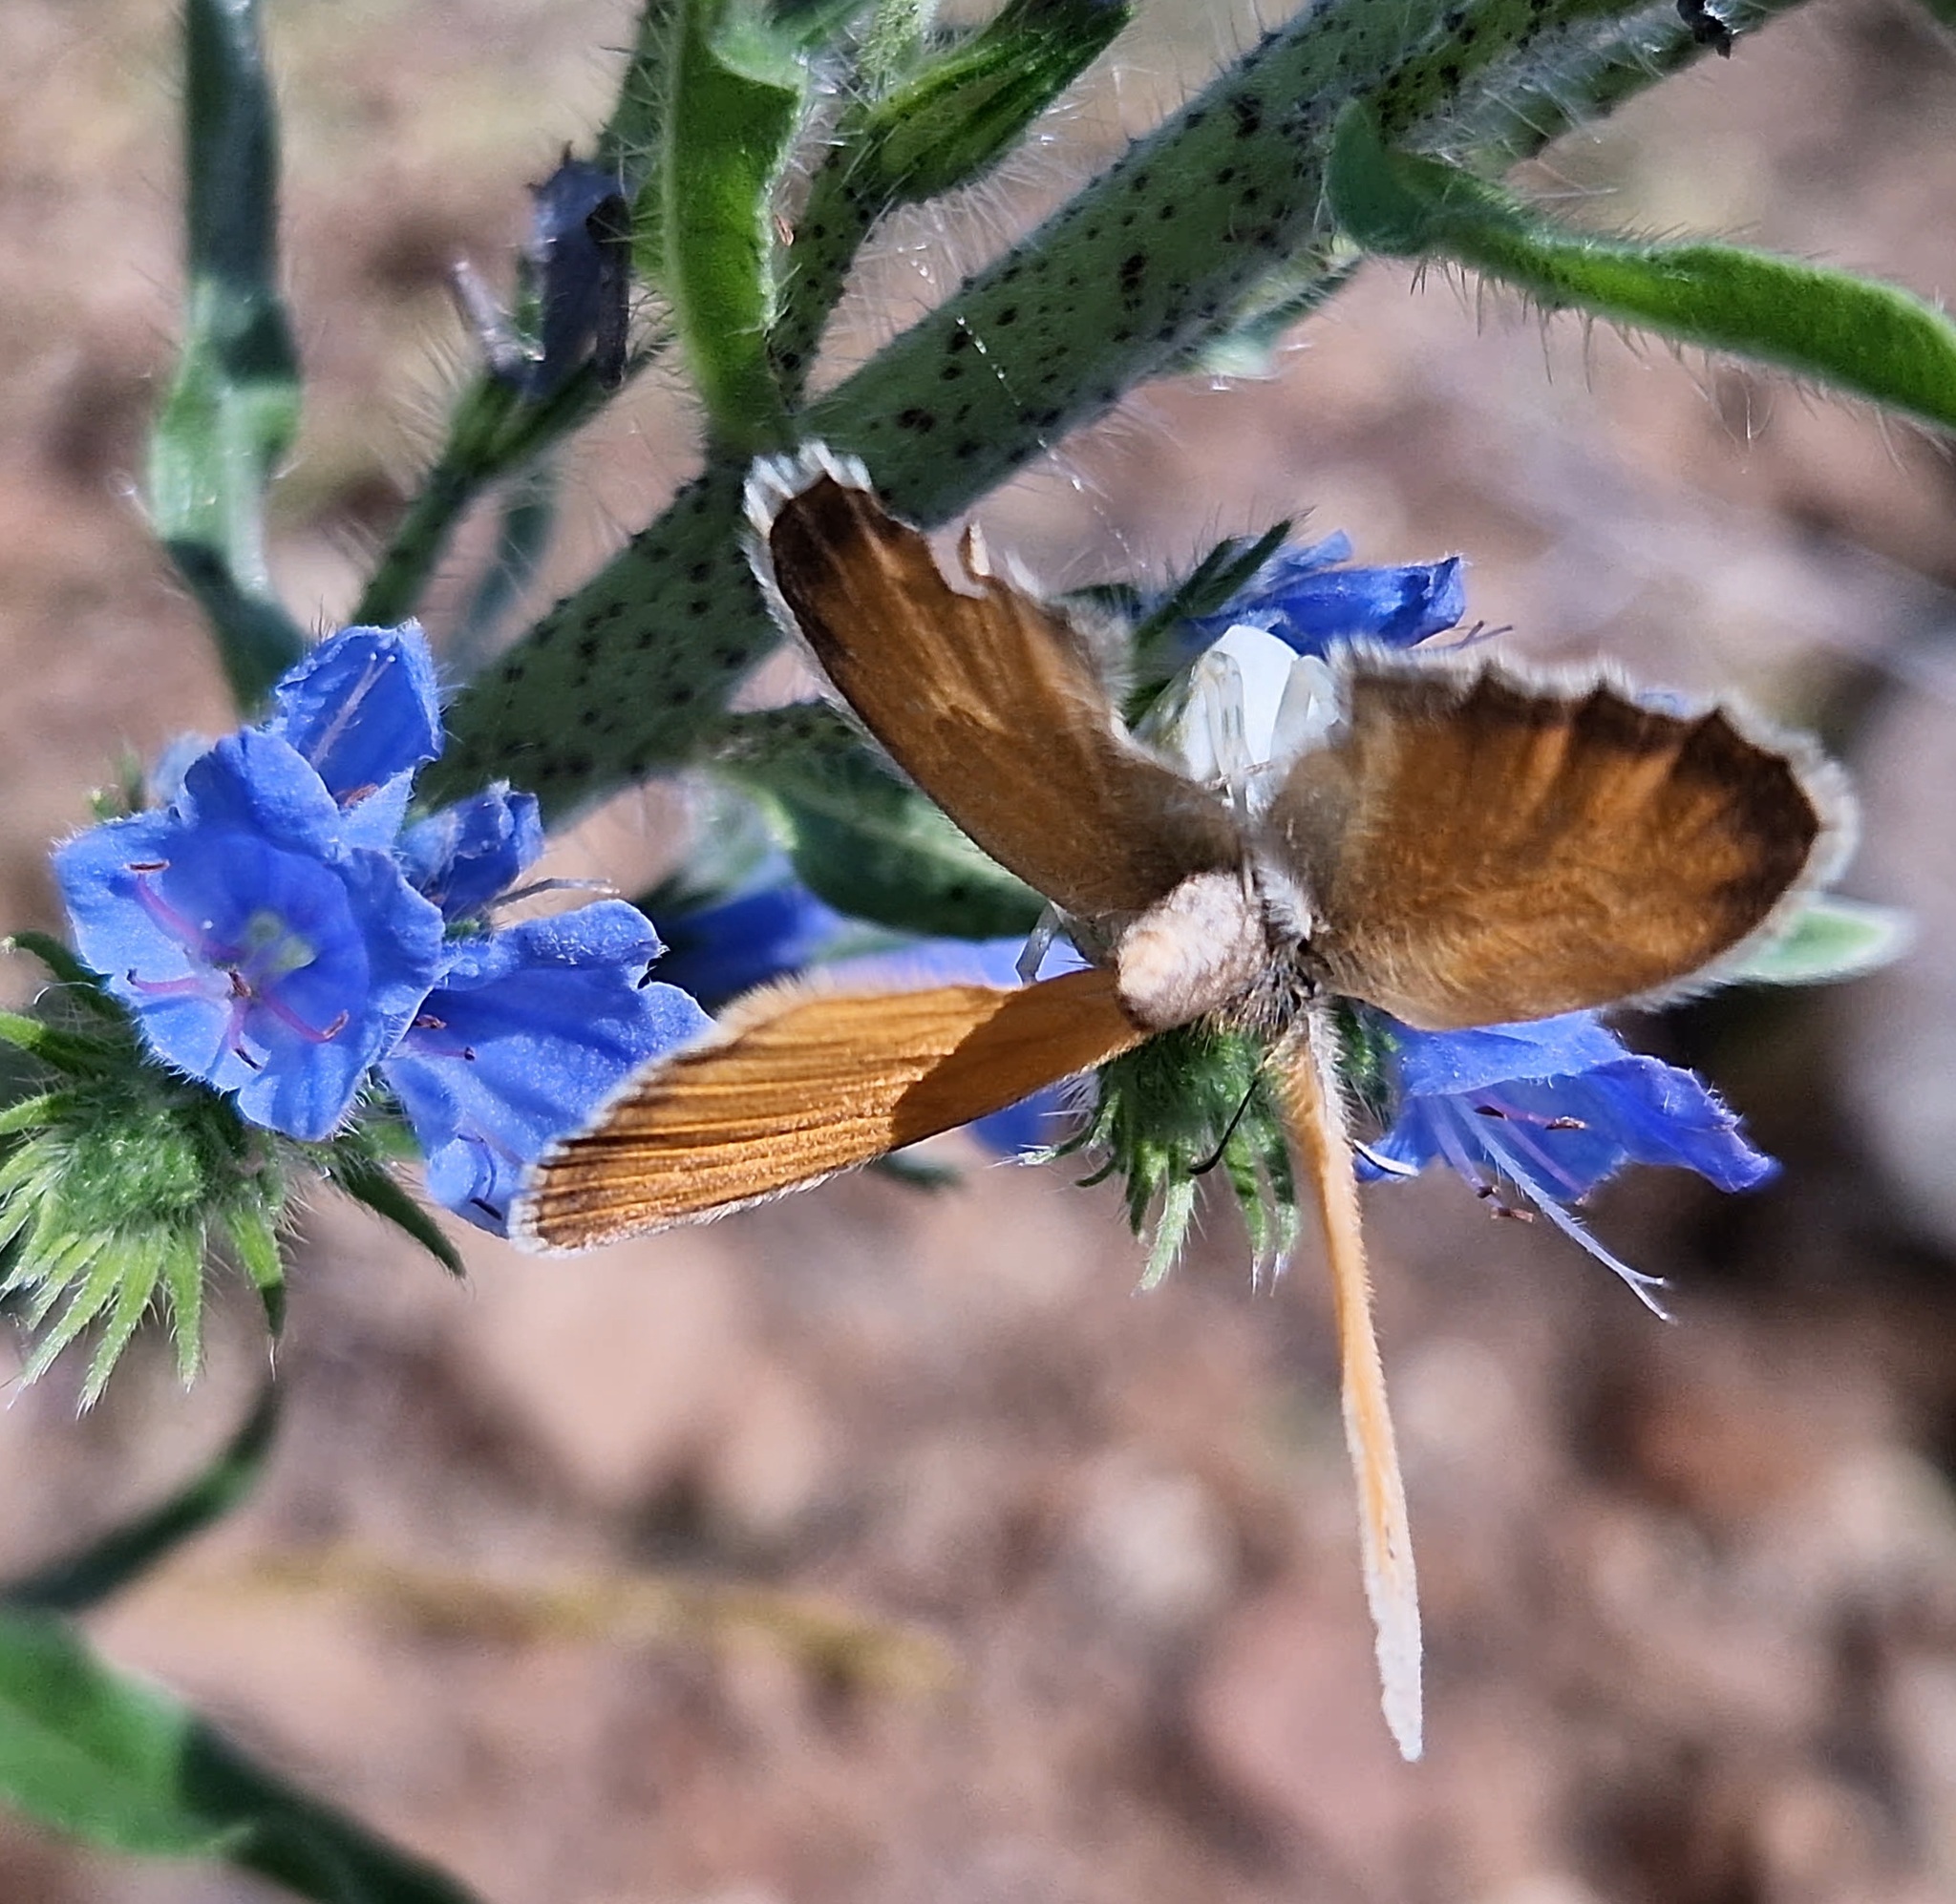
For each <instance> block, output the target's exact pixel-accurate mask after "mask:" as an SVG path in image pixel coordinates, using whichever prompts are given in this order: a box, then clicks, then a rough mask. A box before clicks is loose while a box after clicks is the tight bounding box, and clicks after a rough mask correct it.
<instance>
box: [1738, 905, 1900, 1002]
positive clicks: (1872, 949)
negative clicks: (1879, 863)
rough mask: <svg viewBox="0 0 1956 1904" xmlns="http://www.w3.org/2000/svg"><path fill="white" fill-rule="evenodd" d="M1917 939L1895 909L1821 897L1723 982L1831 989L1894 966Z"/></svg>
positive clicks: (1802, 909) (1755, 951)
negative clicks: (1828, 985)
mask: <svg viewBox="0 0 1956 1904" xmlns="http://www.w3.org/2000/svg"><path fill="white" fill-rule="evenodd" d="M1914 939H1915V922H1914V920H1911V919H1910V918H1909V916H1908V915H1907V914H1906V913H1905V912H1902V911H1899V910H1898V909H1897V908H1896V907H1894V906H1878V905H1870V904H1868V903H1867V902H1866V901H1865V900H1863V899H1839V898H1837V897H1836V896H1834V895H1833V894H1831V893H1830V894H1821V895H1818V896H1817V897H1815V898H1813V899H1809V900H1808V901H1807V902H1806V904H1805V905H1804V906H1802V907H1801V908H1800V910H1799V912H1798V913H1797V914H1796V915H1795V917H1794V919H1793V920H1792V921H1791V922H1790V923H1789V924H1788V926H1787V927H1786V929H1785V931H1784V932H1782V933H1780V934H1779V935H1778V936H1777V937H1775V938H1773V939H1770V940H1768V941H1766V942H1765V943H1764V944H1763V945H1759V946H1756V947H1755V948H1754V950H1753V951H1752V952H1750V953H1749V954H1747V956H1746V958H1745V960H1744V961H1743V963H1740V964H1738V965H1737V966H1735V967H1733V969H1732V970H1730V971H1728V972H1724V973H1722V974H1721V975H1720V976H1721V977H1722V978H1724V979H1726V980H1728V981H1730V982H1731V983H1733V984H1753V985H1819V984H1831V983H1833V982H1834V981H1836V980H1839V979H1858V978H1860V977H1861V975H1862V974H1863V973H1866V972H1874V971H1879V970H1880V969H1881V968H1882V966H1883V965H1888V964H1892V963H1894V962H1895V961H1896V960H1897V959H1899V958H1901V957H1902V955H1903V953H1904V952H1906V951H1907V950H1908V948H1909V946H1910V944H1911V943H1912V942H1913V941H1914Z"/></svg>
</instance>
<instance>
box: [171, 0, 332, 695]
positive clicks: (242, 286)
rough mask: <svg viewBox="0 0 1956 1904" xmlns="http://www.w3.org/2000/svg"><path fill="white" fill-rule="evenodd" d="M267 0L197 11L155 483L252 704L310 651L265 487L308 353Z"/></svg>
mask: <svg viewBox="0 0 1956 1904" xmlns="http://www.w3.org/2000/svg"><path fill="white" fill-rule="evenodd" d="M258 13H259V10H258V6H257V0H186V5H185V7H184V11H183V28H184V61H185V71H184V84H183V95H184V162H185V170H186V173H187V183H188V199H189V234H188V236H189V254H190V255H189V264H190V269H189V279H190V283H189V300H188V307H187V309H186V312H185V334H184V339H183V348H182V352H181V356H180V357H179V359H178V365H177V373H176V376H175V378H174V380H173V381H172V383H171V386H170V391H169V394H168V396H167V397H166V398H165V399H164V402H163V407H162V411H161V413H160V414H159V416H158V418H157V422H156V428H155V430H154V432H153V434H152V435H151V438H150V451H149V484H148V488H149V508H150V517H151V520H152V522H153V523H154V525H155V528H156V533H157V536H158V538H159V539H160V540H161V542H162V544H163V546H164V547H165V548H166V549H167V550H168V551H169V553H170V558H171V560H172V561H174V562H175V563H176V564H177V569H178V572H179V573H180V574H181V576H182V578H183V580H184V582H186V583H187V584H188V585H189V587H190V590H191V593H192V594H194V595H195V596H196V597H197V600H198V602H199V603H200V605H201V606H202V609H203V611H204V614H205V617H206V619H207V620H208V621H209V623H210V624H211V629H212V632H213V634H214V635H215V637H216V640H217V645H218V651H219V655H220V657H221V659H222V660H223V666H224V672H225V675H226V677H227V679H228V680H229V682H230V685H231V691H232V694H233V696H234V697H235V699H236V701H237V703H238V705H239V707H240V708H242V709H250V708H254V707H255V706H256V705H257V704H258V703H259V702H260V701H261V700H262V699H263V698H264V697H265V695H266V692H267V690H268V689H269V688H270V687H271V685H272V683H273V682H274V681H276V680H277V679H278V677H279V676H280V675H281V674H282V673H284V672H285V670H286V669H287V667H289V666H291V665H292V664H293V663H294V662H295V661H297V660H298V659H299V657H300V656H301V655H302V654H303V653H304V652H305V650H306V638H305V636H304V634H303V633H302V632H301V630H300V628H299V627H298V625H297V624H296V623H294V622H293V621H292V619H291V617H290V616H289V615H287V613H286V611H285V609H284V608H283V607H282V606H281V605H280V603H279V602H278V599H277V597H276V596H275V595H274V594H273V592H272V587H271V578H270V575H269V572H268V571H267V569H266V559H265V495H266V488H267V486H268V485H269V483H270V481H271V478H272V476H273V475H274V474H275V473H276V470H277V467H278V464H279V462H280V459H281V458H282V457H283V456H284V455H286V453H287V450H288V449H290V447H291V444H292V439H293V436H294V434H296V432H297V429H298V422H299V365H298V356H297V353H296V352H295V351H294V349H293V348H292V337H291V329H290V326H289V325H288V324H287V318H286V310H285V305H284V303H283V302H282V301H281V299H280V296H279V289H278V239H277V230H278V115H277V109H276V105H275V102H274V99H273V94H272V86H271V81H270V78H269V75H268V74H266V69H265V60H264V55H263V51H262V49H261V47H260V45H259V33H258Z"/></svg>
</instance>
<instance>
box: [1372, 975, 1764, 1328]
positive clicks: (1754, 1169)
mask: <svg viewBox="0 0 1956 1904" xmlns="http://www.w3.org/2000/svg"><path fill="white" fill-rule="evenodd" d="M1367 1022H1368V1027H1369V1029H1370V1030H1371V1034H1372V1042H1373V1043H1374V1044H1375V1045H1376V1046H1377V1047H1380V1048H1382V1049H1383V1051H1384V1053H1385V1056H1386V1069H1387V1072H1388V1084H1389V1089H1390V1091H1391V1116H1392V1121H1391V1123H1390V1125H1389V1126H1388V1128H1387V1131H1386V1132H1385V1134H1384V1136H1382V1137H1381V1138H1379V1139H1378V1141H1377V1142H1376V1143H1373V1144H1371V1145H1368V1146H1366V1148H1365V1149H1364V1150H1363V1151H1362V1152H1361V1153H1359V1158H1358V1172H1359V1174H1360V1176H1362V1177H1365V1178H1368V1179H1376V1178H1378V1177H1381V1176H1405V1175H1412V1174H1414V1173H1416V1172H1417V1171H1419V1170H1421V1169H1423V1168H1424V1167H1425V1166H1426V1165H1427V1164H1430V1163H1434V1162H1436V1161H1440V1162H1445V1163H1447V1164H1450V1165H1451V1166H1452V1167H1453V1168H1454V1169H1455V1170H1456V1172H1457V1173H1458V1174H1460V1176H1461V1177H1463V1178H1464V1179H1465V1180H1466V1181H1467V1182H1468V1183H1469V1184H1471V1185H1472V1186H1473V1187H1474V1189H1475V1190H1476V1191H1477V1192H1478V1193H1479V1194H1480V1195H1483V1196H1485V1195H1495V1194H1496V1193H1497V1192H1498V1191H1499V1186H1500V1184H1501V1183H1503V1182H1506V1183H1511V1184H1513V1185H1514V1186H1515V1188H1516V1189H1518V1190H1520V1192H1521V1193H1522V1195H1525V1196H1526V1197H1527V1198H1528V1199H1529V1201H1530V1202H1532V1203H1533V1204H1534V1205H1535V1206H1536V1207H1537V1208H1538V1209H1539V1210H1541V1213H1542V1215H1543V1216H1546V1217H1547V1218H1548V1219H1549V1220H1550V1222H1552V1223H1554V1224H1555V1225H1556V1226H1557V1228H1559V1229H1561V1230H1563V1231H1565V1232H1566V1233H1567V1234H1568V1235H1569V1236H1571V1237H1573V1238H1575V1239H1576V1240H1577V1241H1578V1242H1580V1243H1581V1244H1582V1245H1583V1247H1584V1249H1586V1250H1587V1251H1589V1253H1590V1254H1591V1255H1592V1256H1594V1257H1596V1258H1597V1259H1599V1260H1600V1261H1602V1262H1605V1263H1606V1264H1608V1266H1609V1267H1610V1268H1611V1269H1613V1270H1615V1271H1616V1273H1617V1274H1618V1275H1619V1276H1621V1277H1622V1278H1623V1279H1624V1280H1625V1281H1626V1282H1627V1283H1628V1284H1629V1285H1630V1287H1631V1288H1632V1289H1634V1290H1635V1291H1636V1292H1637V1294H1638V1295H1639V1296H1640V1297H1642V1298H1643V1300H1644V1301H1646V1302H1647V1303H1648V1304H1649V1306H1650V1307H1651V1308H1653V1309H1655V1310H1657V1312H1658V1314H1660V1315H1662V1314H1663V1313H1664V1311H1663V1309H1662V1307H1661V1305H1660V1304H1659V1303H1658V1301H1656V1299H1655V1297H1654V1296H1653V1295H1652V1294H1651V1292H1652V1291H1653V1290H1654V1289H1657V1288H1660V1287H1662V1279H1660V1278H1657V1277H1650V1276H1646V1275H1643V1274H1642V1273H1641V1272H1639V1271H1637V1270H1634V1269H1631V1268H1630V1267H1629V1266H1628V1265H1627V1264H1626V1263H1624V1262H1622V1261H1620V1260H1618V1259H1617V1258H1616V1257H1614V1256H1612V1255H1611V1254H1610V1253H1609V1252H1608V1251H1607V1250H1605V1249H1604V1248H1603V1247H1602V1246H1601V1245H1600V1244H1599V1243H1598V1242H1597V1241H1596V1240H1595V1239H1594V1238H1592V1237H1591V1236H1590V1235H1589V1233H1588V1232H1587V1231H1586V1230H1584V1228H1583V1226H1582V1224H1581V1223H1579V1222H1578V1221H1577V1220H1576V1218H1575V1217H1574V1216H1571V1215H1570V1213H1569V1209H1568V1206H1569V1205H1570V1204H1571V1203H1573V1202H1574V1201H1576V1200H1577V1199H1578V1198H1579V1197H1581V1196H1584V1195H1586V1194H1587V1193H1588V1192H1589V1191H1591V1190H1593V1189H1594V1188H1595V1187H1596V1186H1597V1185H1598V1184H1600V1183H1602V1182H1604V1181H1605V1179H1606V1178H1608V1177H1610V1176H1613V1175H1614V1174H1616V1173H1617V1171H1619V1170H1620V1169H1622V1168H1623V1166H1624V1165H1625V1164H1626V1163H1646V1164H1673V1165H1677V1166H1679V1167H1681V1168H1683V1169H1685V1170H1694V1171H1696V1172H1697V1173H1698V1174H1700V1175H1701V1176H1704V1177H1707V1178H1709V1179H1710V1180H1711V1181H1712V1183H1715V1184H1716V1185H1717V1186H1718V1187H1719V1189H1721V1190H1748V1189H1751V1188H1752V1187H1753V1186H1754V1184H1757V1183H1761V1182H1763V1181H1764V1180H1765V1179H1766V1178H1767V1177H1769V1176H1770V1175H1772V1174H1773V1173H1774V1171H1775V1169H1776V1168H1777V1166H1776V1165H1775V1163H1774V1161H1773V1159H1772V1158H1771V1157H1768V1156H1766V1155H1764V1154H1763V1153H1760V1152H1758V1151H1755V1150H1754V1148H1753V1147H1752V1145H1750V1144H1749V1143H1748V1142H1747V1141H1746V1139H1745V1136H1744V1133H1743V1132H1741V1130H1740V1129H1739V1122H1738V1119H1737V1118H1736V1117H1735V1116H1734V1115H1733V1113H1732V1112H1731V1111H1728V1110H1727V1109H1726V1108H1725V1106H1724V1105H1722V1104H1721V1103H1720V1102H1719V1101H1718V1099H1717V1098H1716V1097H1714V1096H1713V1095H1712V1092H1711V1090H1708V1089H1707V1088H1706V1086H1705V1085H1704V1083H1703V1082H1702V1081H1701V1080H1700V1079H1699V1078H1698V1077H1697V1076H1695V1075H1694V1074H1693V1073H1692V1072H1690V1071H1687V1070H1680V1069H1679V1068H1677V1067H1676V1066H1675V1065H1667V1064H1665V1063H1664V1062H1663V1061H1662V1060H1661V1059H1658V1058H1652V1057H1647V1056H1645V1055H1643V1054H1642V1053H1639V1052H1636V1051H1632V1050H1630V1049H1628V1048H1627V1047H1626V1046H1625V1045H1624V1044H1623V1043H1622V1042H1621V1041H1620V1040H1619V1039H1618V1038H1617V1037H1616V1035H1615V1033H1614V1032H1611V1031H1609V1030H1606V1029H1605V1027H1604V1026H1603V1025H1602V1024H1601V1023H1600V1022H1599V1020H1598V1019H1597V1017H1596V1015H1595V1014H1594V1013H1593V1012H1570V1013H1567V1014H1565V1015H1563V1016H1562V1017H1560V1018H1544V1019H1539V1020H1536V1021H1535V1022H1533V1023H1531V1024H1526V1025H1493V1026H1484V1027H1482V1028H1480V1029H1478V1030H1472V1031H1415V1030H1414V1028H1413V1027H1412V1026H1406V1025H1401V1024H1399V1023H1398V1021H1397V1020H1395V1019H1391V1018H1388V1017H1387V1016H1386V1015H1385V1014H1384V1013H1383V1012H1369V1013H1368V1014H1367Z"/></svg>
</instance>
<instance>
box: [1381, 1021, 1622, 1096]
mask: <svg viewBox="0 0 1956 1904" xmlns="http://www.w3.org/2000/svg"><path fill="white" fill-rule="evenodd" d="M1378 1022H1380V1023H1381V1024H1383V1026H1384V1027H1385V1039H1386V1042H1387V1043H1388V1045H1389V1047H1390V1048H1391V1050H1392V1054H1393V1070H1394V1073H1395V1075H1396V1077H1397V1079H1398V1084H1399V1089H1400V1090H1402V1091H1404V1092H1405V1094H1406V1095H1407V1096H1409V1097H1442V1096H1447V1095H1449V1094H1454V1093H1458V1092H1463V1091H1470V1090H1481V1089H1482V1088H1483V1087H1485V1086H1488V1085H1495V1084H1502V1083H1505V1082H1507V1081H1508V1080H1510V1079H1514V1078H1553V1077H1565V1076H1568V1075H1569V1074H1571V1073H1572V1072H1576V1071H1588V1070H1594V1069H1595V1068H1597V1066H1599V1065H1608V1064H1614V1063H1615V1062H1616V1061H1617V1060H1618V1059H1619V1058H1624V1057H1627V1056H1628V1055H1629V1052H1628V1047H1626V1045H1625V1044H1624V1043H1623V1041H1622V1040H1621V1039H1620V1038H1618V1037H1617V1035H1616V1033H1615V1032H1613V1031H1611V1030H1609V1029H1608V1028H1607V1027H1606V1026H1605V1025H1604V1024H1603V1022H1602V1021H1601V1020H1600V1019H1599V1018H1598V1017H1597V1016H1596V1014H1595V1013H1594V1012H1593V1011H1570V1012H1564V1013H1563V1014H1562V1015H1561V1016H1560V1017H1557V1018H1537V1019H1531V1020H1530V1021H1529V1022H1528V1023H1526V1024H1524V1025H1487V1026H1479V1027H1478V1028H1476V1029H1474V1030H1471V1031H1416V1030H1414V1027H1413V1026H1410V1025H1401V1024H1400V1023H1399V1022H1398V1021H1397V1020H1396V1019H1393V1018H1388V1017H1386V1015H1385V1014H1384V1013H1383V1012H1381V1013H1379V1014H1378Z"/></svg>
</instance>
